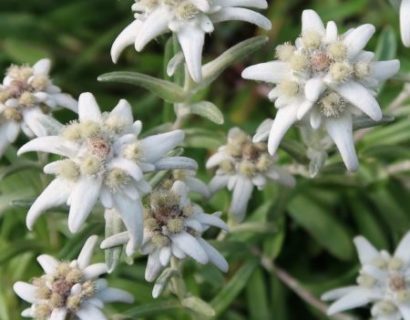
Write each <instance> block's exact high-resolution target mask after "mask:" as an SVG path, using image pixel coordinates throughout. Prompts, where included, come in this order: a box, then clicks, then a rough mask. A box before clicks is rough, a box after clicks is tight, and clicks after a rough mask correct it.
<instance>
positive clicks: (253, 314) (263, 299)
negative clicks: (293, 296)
mask: <svg viewBox="0 0 410 320" xmlns="http://www.w3.org/2000/svg"><path fill="white" fill-rule="evenodd" d="M246 296H247V301H248V306H249V313H250V318H251V319H270V318H271V317H270V312H269V307H268V301H267V296H268V294H267V288H266V285H265V279H264V276H263V273H262V271H261V270H260V269H256V270H255V271H254V273H253V274H252V276H251V277H250V279H249V283H248V285H247V286H246Z"/></svg>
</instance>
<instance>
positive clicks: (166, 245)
mask: <svg viewBox="0 0 410 320" xmlns="http://www.w3.org/2000/svg"><path fill="white" fill-rule="evenodd" d="M188 192H189V189H188V187H187V186H186V185H185V184H184V183H183V182H181V181H175V182H174V183H173V184H172V186H166V185H164V186H162V187H161V188H159V189H158V190H155V191H154V192H153V193H152V194H151V195H150V200H149V206H148V207H147V208H146V209H145V211H144V216H145V221H144V243H143V245H142V247H141V252H142V253H143V254H146V255H148V262H147V267H146V270H145V279H146V280H147V281H153V280H155V279H156V277H157V276H158V274H159V273H160V271H161V270H162V269H163V268H165V267H166V266H167V265H168V264H169V263H170V260H171V258H172V257H175V258H177V259H185V258H186V257H187V256H189V257H191V258H193V259H194V260H196V261H197V262H199V263H202V264H205V263H208V262H212V263H213V264H214V265H215V266H217V267H218V268H219V269H221V270H222V271H227V270H228V263H227V262H226V260H225V258H224V257H223V256H222V255H221V254H220V253H219V252H218V251H217V250H216V249H215V248H214V247H212V246H211V245H210V244H209V243H208V242H207V241H205V240H204V239H203V238H202V234H203V233H204V232H205V231H206V230H207V229H208V228H209V227H211V226H214V227H218V228H221V229H223V230H227V226H226V224H225V223H224V222H223V221H222V220H221V219H220V218H219V215H220V212H216V213H214V214H212V215H211V214H206V213H204V211H203V209H202V208H201V207H199V206H198V205H196V204H193V203H191V201H190V200H189V198H188ZM127 239H128V233H122V234H118V235H114V236H112V237H111V238H107V239H105V240H104V241H103V242H102V244H101V247H102V248H104V249H106V248H109V247H112V246H115V245H121V244H123V243H124V242H126V241H127Z"/></svg>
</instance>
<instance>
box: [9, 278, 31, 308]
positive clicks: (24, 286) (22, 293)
mask: <svg viewBox="0 0 410 320" xmlns="http://www.w3.org/2000/svg"><path fill="white" fill-rule="evenodd" d="M13 289H14V291H15V292H16V294H17V295H18V296H19V297H20V298H21V299H23V300H25V301H27V302H29V303H35V301H36V295H37V288H36V287H35V286H33V285H32V284H29V283H26V282H21V281H18V282H16V283H15V284H14V286H13Z"/></svg>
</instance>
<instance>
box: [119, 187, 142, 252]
mask: <svg viewBox="0 0 410 320" xmlns="http://www.w3.org/2000/svg"><path fill="white" fill-rule="evenodd" d="M114 203H115V207H116V209H117V211H118V213H119V214H120V216H121V219H122V221H123V222H124V224H125V227H126V228H127V231H128V232H129V236H130V240H129V243H128V245H127V248H126V253H127V255H129V256H130V255H132V254H133V253H134V252H135V250H136V249H137V248H138V247H139V246H140V245H141V244H142V237H143V228H144V226H143V208H142V204H141V201H140V200H132V199H130V198H128V197H126V196H125V195H123V194H121V193H120V192H118V193H117V194H115V195H114Z"/></svg>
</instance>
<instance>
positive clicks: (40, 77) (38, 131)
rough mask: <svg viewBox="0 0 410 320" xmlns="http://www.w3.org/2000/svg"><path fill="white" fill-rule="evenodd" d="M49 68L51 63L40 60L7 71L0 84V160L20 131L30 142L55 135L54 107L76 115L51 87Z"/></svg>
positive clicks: (73, 104) (66, 97)
mask: <svg viewBox="0 0 410 320" xmlns="http://www.w3.org/2000/svg"><path fill="white" fill-rule="evenodd" d="M50 67H51V61H50V60H49V59H42V60H40V61H38V62H37V63H35V64H34V65H33V66H28V65H22V66H16V65H12V66H11V67H10V68H9V69H8V70H7V72H6V76H5V78H4V80H3V83H2V84H0V156H1V155H2V154H3V153H4V151H5V150H6V148H7V147H8V145H10V144H11V143H13V142H14V141H15V140H16V139H17V136H18V134H19V133H20V131H23V133H24V134H25V135H26V136H28V137H30V138H33V137H35V136H46V135H48V134H53V133H55V132H56V131H58V130H59V129H60V128H61V124H60V123H59V122H58V121H57V120H55V119H54V118H53V117H52V116H51V112H52V111H53V110H55V109H57V107H64V108H67V109H70V110H72V111H75V112H76V111H77V101H76V100H75V99H73V98H72V97H71V96H70V95H68V94H66V93H62V92H61V89H60V88H59V87H57V86H55V85H54V84H53V83H52V81H51V79H50V77H49V71H50Z"/></svg>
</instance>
